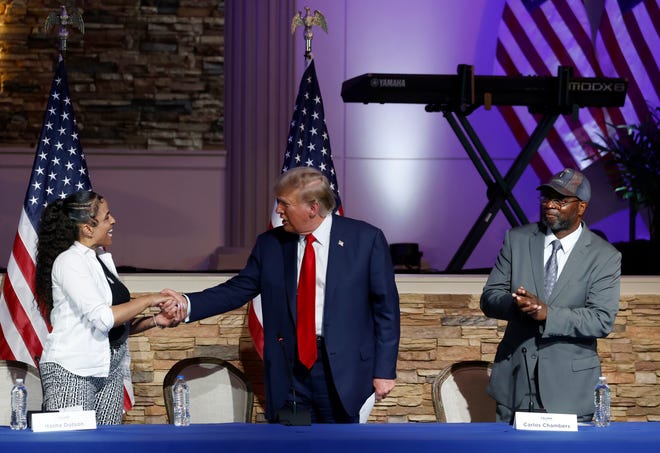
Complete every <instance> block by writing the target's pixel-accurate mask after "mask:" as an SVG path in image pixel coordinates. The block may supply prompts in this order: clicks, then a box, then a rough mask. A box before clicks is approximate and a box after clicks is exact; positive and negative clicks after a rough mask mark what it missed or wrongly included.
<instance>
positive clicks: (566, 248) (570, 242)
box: [543, 223, 582, 278]
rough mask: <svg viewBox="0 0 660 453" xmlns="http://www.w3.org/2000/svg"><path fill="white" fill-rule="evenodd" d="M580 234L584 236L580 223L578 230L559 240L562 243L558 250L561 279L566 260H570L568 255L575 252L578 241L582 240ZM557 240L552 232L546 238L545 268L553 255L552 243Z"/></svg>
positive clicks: (558, 272) (544, 249)
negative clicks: (572, 251) (574, 248)
mask: <svg viewBox="0 0 660 453" xmlns="http://www.w3.org/2000/svg"><path fill="white" fill-rule="evenodd" d="M580 234H582V223H580V226H579V227H578V228H577V230H575V231H573V232H572V233H571V234H569V235H568V236H566V237H564V238H562V239H559V242H561V249H559V250H557V278H559V276H560V275H561V271H562V270H563V269H564V265H565V264H566V260H568V255H570V254H571V250H573V247H575V244H576V242H577V240H578V239H579V238H580ZM555 239H558V238H557V236H555V235H554V234H553V233H552V232H550V234H548V235H546V236H545V242H544V248H543V265H544V267H545V263H547V262H548V260H549V259H550V255H551V254H552V241H554V240H555Z"/></svg>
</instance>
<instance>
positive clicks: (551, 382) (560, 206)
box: [481, 168, 621, 423]
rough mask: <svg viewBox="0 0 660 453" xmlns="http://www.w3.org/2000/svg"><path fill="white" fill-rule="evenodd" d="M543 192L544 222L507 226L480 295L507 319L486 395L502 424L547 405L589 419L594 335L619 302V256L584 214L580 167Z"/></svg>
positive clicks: (610, 320) (586, 193)
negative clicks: (500, 248) (490, 399)
mask: <svg viewBox="0 0 660 453" xmlns="http://www.w3.org/2000/svg"><path fill="white" fill-rule="evenodd" d="M538 190H540V202H541V213H542V217H541V221H540V222H538V223H533V224H528V225H523V226H520V227H517V228H513V229H512V230H510V231H508V232H507V234H506V237H505V238H504V245H503V246H502V250H501V251H500V255H499V257H498V258H497V262H496V263H495V266H494V267H493V270H492V271H491V273H490V276H489V277H488V281H487V282H486V286H485V287H484V290H483V293H482V295H481V309H482V310H483V312H484V314H485V315H486V316H488V317H491V318H497V319H503V320H506V321H508V322H507V326H506V331H505V332H504V337H503V338H502V342H501V343H500V345H499V347H498V348H497V354H496V355H495V363H494V364H493V370H492V373H491V377H490V383H489V386H488V393H489V394H490V395H491V396H492V397H493V398H494V399H495V400H496V401H497V418H498V420H499V421H504V422H509V423H511V422H512V421H513V417H514V414H515V412H516V411H529V410H532V411H538V410H541V411H547V412H553V413H566V414H576V415H577V416H578V421H581V422H586V421H590V420H591V416H592V415H593V412H594V398H593V389H594V387H595V385H596V383H597V382H598V376H600V374H601V367H600V360H599V358H598V351H597V348H596V346H597V343H596V339H597V338H604V337H606V336H607V335H608V334H609V333H610V332H611V331H612V328H613V327H614V320H615V318H616V314H617V311H618V309H619V286H620V281H619V280H620V275H621V254H620V253H619V252H618V251H617V250H616V249H615V248H614V247H613V246H612V245H610V244H609V243H608V242H606V241H604V240H603V239H602V238H600V237H599V236H598V235H596V234H594V233H593V232H591V231H590V230H589V228H588V227H587V225H585V224H584V222H583V221H582V217H583V215H584V212H585V210H586V208H587V205H588V203H589V200H590V198H591V187H590V185H589V181H588V180H587V178H586V177H585V176H584V175H583V174H582V173H580V172H579V171H577V170H573V169H570V168H569V169H565V170H563V171H561V172H560V173H557V174H556V175H554V176H553V177H552V178H551V179H550V180H549V181H547V182H546V183H544V184H542V185H540V186H539V187H538ZM553 243H554V245H553ZM553 250H554V252H553ZM553 255H554V256H553Z"/></svg>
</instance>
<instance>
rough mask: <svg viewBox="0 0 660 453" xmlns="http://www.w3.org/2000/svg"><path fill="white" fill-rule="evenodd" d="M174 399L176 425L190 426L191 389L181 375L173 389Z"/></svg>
mask: <svg viewBox="0 0 660 453" xmlns="http://www.w3.org/2000/svg"><path fill="white" fill-rule="evenodd" d="M172 397H173V400H174V425H175V426H188V425H190V389H189V388H188V383H187V382H186V380H185V379H184V378H183V375H181V374H180V375H178V376H177V377H176V382H175V383H174V387H172Z"/></svg>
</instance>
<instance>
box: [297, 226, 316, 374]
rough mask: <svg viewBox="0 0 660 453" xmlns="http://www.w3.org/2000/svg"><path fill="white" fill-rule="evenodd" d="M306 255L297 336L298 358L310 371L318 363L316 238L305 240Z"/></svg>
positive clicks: (299, 298)
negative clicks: (314, 244) (314, 245)
mask: <svg viewBox="0 0 660 453" xmlns="http://www.w3.org/2000/svg"><path fill="white" fill-rule="evenodd" d="M305 240H306V241H307V244H306V245H305V254H304V255H303V259H302V264H301V265H300V277H299V278H298V303H297V305H298V307H297V314H296V316H297V321H296V334H297V335H298V358H299V359H300V362H301V363H302V364H303V365H305V366H306V367H307V368H308V369H309V368H312V365H314V362H316V355H317V354H316V318H315V314H314V313H315V305H316V255H315V254H314V247H313V246H312V244H313V243H314V241H315V238H314V236H312V235H311V234H308V235H307V237H306V238H305Z"/></svg>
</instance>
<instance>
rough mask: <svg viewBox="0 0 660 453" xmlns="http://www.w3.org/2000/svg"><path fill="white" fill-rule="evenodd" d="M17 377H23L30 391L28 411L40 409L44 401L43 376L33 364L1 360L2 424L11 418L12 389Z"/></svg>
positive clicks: (0, 393)
mask: <svg viewBox="0 0 660 453" xmlns="http://www.w3.org/2000/svg"><path fill="white" fill-rule="evenodd" d="M16 378H23V383H24V384H25V386H26V387H27V391H28V411H40V410H41V403H42V401H43V391H42V390H41V377H40V376H39V371H38V370H37V369H36V368H35V367H34V366H32V365H28V364H27V363H25V362H19V361H16V360H0V425H5V426H7V425H9V421H10V419H11V389H12V387H13V386H14V381H15V380H16Z"/></svg>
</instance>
